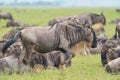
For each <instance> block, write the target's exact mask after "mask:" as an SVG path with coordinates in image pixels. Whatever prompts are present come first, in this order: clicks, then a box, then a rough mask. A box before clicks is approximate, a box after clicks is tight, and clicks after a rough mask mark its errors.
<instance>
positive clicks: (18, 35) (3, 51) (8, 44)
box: [2, 32, 21, 55]
mask: <svg viewBox="0 0 120 80" xmlns="http://www.w3.org/2000/svg"><path fill="white" fill-rule="evenodd" d="M20 35H21V32H18V33H17V34H16V35H15V37H14V38H13V39H11V40H9V41H8V42H7V43H6V44H5V45H4V46H3V48H2V53H3V55H4V53H5V51H6V50H7V49H8V47H10V46H11V45H12V44H13V43H15V42H16V41H17V40H18V39H19V38H20Z"/></svg>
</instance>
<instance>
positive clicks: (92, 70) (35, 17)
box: [0, 8, 120, 80]
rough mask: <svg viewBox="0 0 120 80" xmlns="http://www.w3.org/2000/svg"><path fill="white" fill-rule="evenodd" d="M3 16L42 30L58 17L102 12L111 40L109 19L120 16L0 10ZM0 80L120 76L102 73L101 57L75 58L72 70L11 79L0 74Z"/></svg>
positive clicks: (0, 29)
mask: <svg viewBox="0 0 120 80" xmlns="http://www.w3.org/2000/svg"><path fill="white" fill-rule="evenodd" d="M0 10H1V11H2V12H10V13H12V15H13V17H14V19H15V20H17V21H20V22H24V23H28V24H38V25H41V26H46V25H48V21H49V20H51V19H53V18H54V17H58V16H69V15H76V14H83V13H88V12H91V13H97V14H100V13H101V11H103V13H104V15H105V16H106V19H107V24H106V26H105V29H106V32H105V34H106V35H107V36H108V37H109V38H110V37H112V36H113V35H114V33H115V25H114V24H109V21H110V20H112V19H116V18H120V16H119V15H120V13H117V12H116V11H115V9H110V8H106V9H103V8H99V9H95V8H94V9H91V8H82V9H79V8H75V9H74V8H72V9H71V8H17V9H16V8H0ZM6 22H7V21H6V20H1V22H0V38H1V37H2V36H3V34H5V33H6V32H8V31H9V30H10V29H12V28H6V27H4V26H5V25H6ZM0 80H120V75H119V74H117V75H115V74H114V75H111V74H108V73H106V72H105V69H104V67H103V66H102V64H101V60H100V54H96V55H90V56H77V57H75V58H73V59H72V66H71V67H69V68H67V69H65V70H64V71H60V70H42V71H40V72H38V73H24V74H22V75H21V74H16V73H13V74H12V75H8V74H0Z"/></svg>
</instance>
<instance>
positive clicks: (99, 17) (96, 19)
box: [91, 12, 106, 25]
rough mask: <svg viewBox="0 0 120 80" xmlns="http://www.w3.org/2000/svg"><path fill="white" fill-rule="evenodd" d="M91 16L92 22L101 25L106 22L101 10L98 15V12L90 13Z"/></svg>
mask: <svg viewBox="0 0 120 80" xmlns="http://www.w3.org/2000/svg"><path fill="white" fill-rule="evenodd" d="M91 18H92V22H93V24H94V23H101V24H103V25H105V24H106V18H105V16H104V14H103V12H102V13H101V14H100V15H98V14H91Z"/></svg>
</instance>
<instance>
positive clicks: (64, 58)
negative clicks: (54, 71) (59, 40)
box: [59, 54, 67, 70]
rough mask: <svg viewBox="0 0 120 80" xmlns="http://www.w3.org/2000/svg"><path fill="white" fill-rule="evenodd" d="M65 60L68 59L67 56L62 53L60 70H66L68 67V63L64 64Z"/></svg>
mask: <svg viewBox="0 0 120 80" xmlns="http://www.w3.org/2000/svg"><path fill="white" fill-rule="evenodd" d="M65 60H66V56H65V55H64V54H61V55H60V64H59V69H60V70H64V69H65V68H66V65H67V64H63V63H64V61H65Z"/></svg>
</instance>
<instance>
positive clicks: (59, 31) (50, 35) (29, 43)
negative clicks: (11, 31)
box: [2, 23, 97, 65]
mask: <svg viewBox="0 0 120 80" xmlns="http://www.w3.org/2000/svg"><path fill="white" fill-rule="evenodd" d="M26 32H27V33H26ZM32 36H34V37H32ZM19 38H21V41H22V43H23V46H24V47H25V49H26V53H25V58H24V59H25V61H26V62H27V65H29V62H30V58H31V54H32V51H33V50H34V49H35V50H36V51H38V52H40V53H46V52H50V51H53V50H60V51H62V52H65V53H66V52H67V53H69V54H70V57H69V58H68V59H67V60H66V61H65V63H68V61H69V60H71V58H72V57H74V56H75V54H74V53H73V52H72V51H71V49H70V48H71V47H72V46H74V45H75V44H77V43H78V42H80V41H87V42H91V46H92V47H96V43H97V40H96V34H95V32H94V31H93V29H92V28H86V27H80V26H73V25H68V24H62V23H59V24H57V25H56V26H54V27H52V28H51V29H50V27H49V26H48V27H29V28H25V29H23V30H21V31H20V32H19V33H18V34H17V35H16V37H15V38H14V39H12V40H10V41H8V42H7V43H6V44H5V46H4V47H3V49H2V52H3V54H4V52H5V51H6V49H7V48H8V47H9V46H10V45H12V44H13V43H15V42H16V41H17V39H19Z"/></svg>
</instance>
